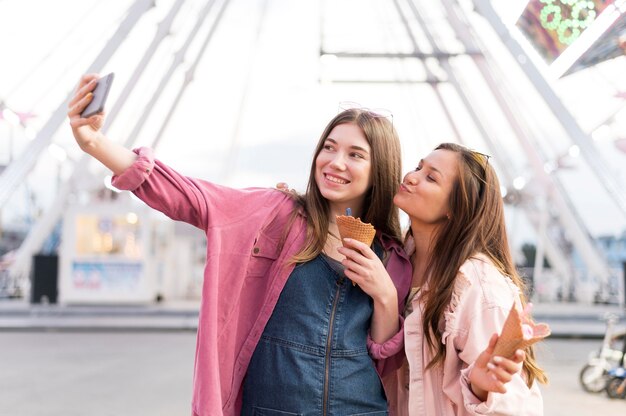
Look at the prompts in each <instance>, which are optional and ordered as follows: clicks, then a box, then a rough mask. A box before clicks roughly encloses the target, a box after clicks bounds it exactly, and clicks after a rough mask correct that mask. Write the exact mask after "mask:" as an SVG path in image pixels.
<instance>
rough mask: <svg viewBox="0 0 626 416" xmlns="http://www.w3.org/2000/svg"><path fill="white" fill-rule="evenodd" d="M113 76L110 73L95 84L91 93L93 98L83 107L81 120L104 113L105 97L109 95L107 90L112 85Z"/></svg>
mask: <svg viewBox="0 0 626 416" xmlns="http://www.w3.org/2000/svg"><path fill="white" fill-rule="evenodd" d="M114 76H115V74H114V73H113V72H111V73H110V74H108V75H105V76H103V77H102V78H100V79H99V80H98V82H97V83H96V88H94V90H93V91H92V93H93V98H92V99H91V102H90V103H89V104H88V105H87V107H85V109H84V110H83V112H82V113H80V116H81V117H83V118H88V117H91V116H93V115H94V114H98V113H101V112H103V111H104V104H105V103H106V100H107V96H108V95H109V90H110V89H111V84H113V78H114Z"/></svg>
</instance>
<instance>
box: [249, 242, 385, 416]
mask: <svg viewBox="0 0 626 416" xmlns="http://www.w3.org/2000/svg"><path fill="white" fill-rule="evenodd" d="M374 251H375V252H376V254H377V255H378V256H379V257H380V256H381V254H382V250H380V249H379V248H378V247H375V249H374ZM372 312H373V303H372V299H371V298H370V297H369V296H368V295H367V294H365V293H364V292H363V291H362V290H361V289H360V288H359V287H358V286H353V285H352V283H351V281H350V280H349V279H348V278H346V277H345V275H344V273H343V267H342V265H341V264H340V263H339V262H337V261H336V260H333V259H332V258H330V257H327V256H325V255H319V256H318V257H317V258H315V259H313V260H311V261H309V262H307V263H304V264H300V265H298V266H297V267H296V268H295V269H294V271H293V272H292V274H291V276H289V279H287V283H286V285H285V288H284V289H283V291H282V293H281V295H280V297H279V299H278V303H277V304H276V307H275V309H274V312H273V313H272V316H271V318H270V320H269V321H268V323H267V326H266V327H265V330H264V331H263V335H262V336H261V339H260V340H259V343H258V345H257V347H256V349H255V351H254V354H253V355H252V359H251V361H250V366H249V367H248V371H247V374H246V379H245V381H244V390H243V408H242V415H282V416H288V415H342V416H345V415H357V414H358V415H361V414H367V415H371V416H377V415H386V414H387V400H386V398H385V393H384V391H383V388H382V384H381V382H380V378H379V377H378V373H377V372H376V370H375V368H374V363H373V362H372V359H371V358H370V357H369V355H368V353H367V348H366V339H367V333H368V330H369V327H370V321H371V316H372Z"/></svg>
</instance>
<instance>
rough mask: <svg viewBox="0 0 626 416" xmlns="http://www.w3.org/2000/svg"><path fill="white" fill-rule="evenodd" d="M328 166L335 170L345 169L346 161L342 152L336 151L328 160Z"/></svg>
mask: <svg viewBox="0 0 626 416" xmlns="http://www.w3.org/2000/svg"><path fill="white" fill-rule="evenodd" d="M330 167H331V168H333V169H337V170H345V169H346V161H345V159H344V156H343V153H342V152H337V153H336V154H335V156H334V157H333V158H332V160H331V161H330Z"/></svg>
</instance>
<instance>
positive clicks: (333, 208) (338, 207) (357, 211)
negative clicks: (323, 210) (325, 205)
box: [328, 204, 362, 223]
mask: <svg viewBox="0 0 626 416" xmlns="http://www.w3.org/2000/svg"><path fill="white" fill-rule="evenodd" d="M346 208H350V210H352V214H351V215H352V216H353V217H361V214H362V211H361V207H355V206H351V205H342V204H331V205H330V210H329V211H330V215H329V218H328V220H329V221H330V223H334V222H335V217H337V216H338V215H346Z"/></svg>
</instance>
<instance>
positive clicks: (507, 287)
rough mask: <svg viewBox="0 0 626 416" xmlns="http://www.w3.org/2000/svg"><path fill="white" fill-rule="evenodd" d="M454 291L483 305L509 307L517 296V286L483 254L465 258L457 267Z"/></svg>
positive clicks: (468, 299) (461, 296)
mask: <svg viewBox="0 0 626 416" xmlns="http://www.w3.org/2000/svg"><path fill="white" fill-rule="evenodd" d="M455 292H460V293H458V295H459V297H460V298H461V299H463V298H465V299H466V300H467V301H473V302H476V303H479V304H482V305H484V306H502V307H507V308H510V307H511V301H512V300H513V299H515V298H516V297H518V296H519V288H518V287H517V286H516V285H515V283H513V281H512V280H511V278H510V277H509V276H506V275H504V274H503V273H502V272H501V271H500V270H499V269H498V268H497V267H496V266H495V265H494V264H493V262H492V261H491V260H490V259H489V258H488V257H487V256H486V255H484V254H477V255H474V256H472V257H471V258H469V259H467V260H466V261H465V263H463V265H462V266H461V268H460V269H459V272H458V274H457V279H456V282H455Z"/></svg>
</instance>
